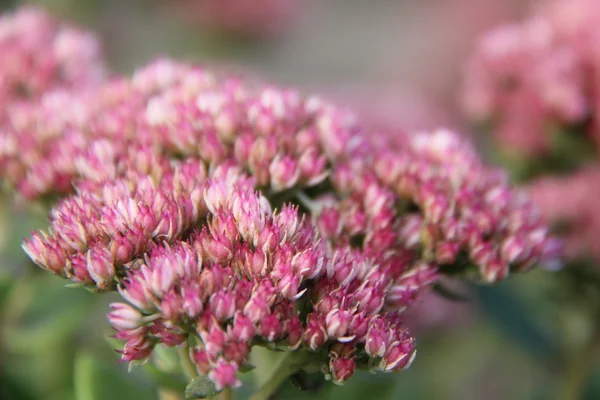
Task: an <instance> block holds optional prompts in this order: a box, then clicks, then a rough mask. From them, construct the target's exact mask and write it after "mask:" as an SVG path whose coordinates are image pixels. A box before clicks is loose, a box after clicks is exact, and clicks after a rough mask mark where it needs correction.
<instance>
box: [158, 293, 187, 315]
mask: <svg viewBox="0 0 600 400" xmlns="http://www.w3.org/2000/svg"><path fill="white" fill-rule="evenodd" d="M160 313H161V314H162V315H163V317H164V318H165V319H166V320H167V321H171V322H176V321H179V319H180V318H181V317H182V315H183V306H182V301H181V296H179V295H178V294H176V293H174V292H172V291H170V292H167V293H165V294H164V296H163V298H162V300H161V302H160Z"/></svg>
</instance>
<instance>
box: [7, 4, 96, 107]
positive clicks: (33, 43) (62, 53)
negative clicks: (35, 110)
mask: <svg viewBox="0 0 600 400" xmlns="http://www.w3.org/2000/svg"><path fill="white" fill-rule="evenodd" d="M0 53H1V54H2V62H1V63H0V116H4V113H5V112H6V109H7V108H8V107H9V106H11V105H12V104H13V103H16V102H20V101H26V100H35V99H36V98H38V97H40V96H41V95H42V94H44V93H46V92H48V91H50V90H53V89H57V88H67V89H70V90H71V89H80V88H84V87H87V86H93V85H95V84H98V83H100V82H102V79H103V77H104V73H105V72H104V64H103V60H102V55H101V51H100V43H99V42H98V41H97V40H96V38H95V37H94V36H93V35H92V34H91V33H88V32H85V31H82V30H80V29H78V28H75V27H72V26H70V25H67V24H63V23H60V22H58V21H56V20H55V19H54V18H52V17H51V16H50V15H48V14H46V13H45V12H44V11H42V10H41V9H38V8H34V7H23V8H19V9H17V11H15V12H14V13H5V14H1V15H0Z"/></svg>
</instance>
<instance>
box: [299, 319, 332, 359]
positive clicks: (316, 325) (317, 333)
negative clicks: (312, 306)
mask: <svg viewBox="0 0 600 400" xmlns="http://www.w3.org/2000/svg"><path fill="white" fill-rule="evenodd" d="M326 340H327V329H326V327H325V321H324V318H323V317H322V316H318V315H316V314H309V315H308V319H307V323H306V328H305V329H304V343H306V345H307V346H308V347H309V348H310V349H311V350H312V351H316V350H317V349H318V348H319V347H321V346H323V344H324V343H325V341H326Z"/></svg>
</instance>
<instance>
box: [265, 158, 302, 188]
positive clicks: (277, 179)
mask: <svg viewBox="0 0 600 400" xmlns="http://www.w3.org/2000/svg"><path fill="white" fill-rule="evenodd" d="M269 173H270V174H271V188H272V189H273V190H276V191H281V190H285V189H289V188H291V187H293V186H294V185H295V184H296V183H297V182H298V179H299V178H300V169H299V168H298V162H297V161H296V160H294V159H293V158H291V157H289V156H277V157H275V159H273V161H272V162H271V165H270V166H269Z"/></svg>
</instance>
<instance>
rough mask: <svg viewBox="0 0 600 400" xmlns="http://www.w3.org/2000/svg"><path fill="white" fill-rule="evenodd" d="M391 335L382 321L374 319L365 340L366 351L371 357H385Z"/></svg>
mask: <svg viewBox="0 0 600 400" xmlns="http://www.w3.org/2000/svg"><path fill="white" fill-rule="evenodd" d="M389 338H390V335H389V331H388V329H387V327H386V326H385V323H384V322H383V321H382V320H381V319H373V320H372V321H371V324H370V326H369V331H368V332H367V337H366V339H365V351H366V352H367V354H368V355H369V356H371V357H375V358H381V357H383V356H384V355H385V352H386V349H387V345H388V341H389Z"/></svg>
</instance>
